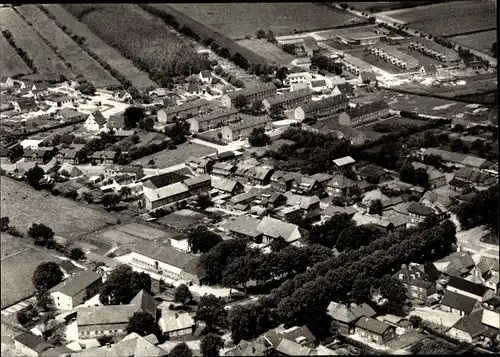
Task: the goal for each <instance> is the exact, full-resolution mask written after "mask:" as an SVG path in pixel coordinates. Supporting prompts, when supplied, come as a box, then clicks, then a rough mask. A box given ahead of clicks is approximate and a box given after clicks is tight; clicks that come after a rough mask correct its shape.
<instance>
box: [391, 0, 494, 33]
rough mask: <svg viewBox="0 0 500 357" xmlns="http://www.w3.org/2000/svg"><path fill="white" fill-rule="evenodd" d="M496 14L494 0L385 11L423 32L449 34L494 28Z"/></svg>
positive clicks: (457, 2)
mask: <svg viewBox="0 0 500 357" xmlns="http://www.w3.org/2000/svg"><path fill="white" fill-rule="evenodd" d="M495 14H496V9H495V1H453V2H447V3H441V4H434V5H428V6H421V7H417V8H411V9H404V10H395V11H391V12H390V13H387V14H386V15H388V16H390V17H393V18H395V19H397V20H401V21H405V22H407V23H408V24H409V26H410V27H411V28H414V29H416V30H419V31H423V32H425V33H431V34H433V35H435V36H452V35H458V34H464V33H467V32H471V31H479V30H491V29H494V28H496V16H495ZM457 24H460V25H459V26H457Z"/></svg>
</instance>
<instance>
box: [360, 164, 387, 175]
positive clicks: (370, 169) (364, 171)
mask: <svg viewBox="0 0 500 357" xmlns="http://www.w3.org/2000/svg"><path fill="white" fill-rule="evenodd" d="M359 174H360V175H362V176H366V177H372V178H380V177H381V176H383V175H385V174H386V172H385V170H384V169H383V168H381V167H380V166H376V165H368V166H365V167H363V168H361V169H360V170H359Z"/></svg>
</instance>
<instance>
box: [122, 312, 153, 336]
mask: <svg viewBox="0 0 500 357" xmlns="http://www.w3.org/2000/svg"><path fill="white" fill-rule="evenodd" d="M132 332H135V333H137V334H138V335H140V336H147V335H150V334H154V335H155V336H157V337H159V336H161V329H160V326H158V323H157V322H156V319H155V317H154V316H152V315H151V314H150V313H148V312H144V311H137V312H135V313H134V315H132V317H130V319H129V321H128V325H127V333H132Z"/></svg>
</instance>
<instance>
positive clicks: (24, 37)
mask: <svg viewBox="0 0 500 357" xmlns="http://www.w3.org/2000/svg"><path fill="white" fill-rule="evenodd" d="M0 28H1V30H2V31H3V30H9V31H10V32H11V33H12V36H13V38H14V41H15V42H16V45H17V46H18V47H19V48H21V49H23V50H24V51H26V53H27V55H28V57H29V58H30V59H32V60H33V65H34V66H35V67H36V68H37V70H38V75H39V76H40V77H41V78H43V79H46V80H50V79H59V77H60V76H61V75H63V76H66V77H69V76H71V75H72V72H71V71H70V70H69V69H68V68H67V67H66V65H65V64H64V63H63V62H62V61H61V60H60V59H59V58H57V56H56V55H55V54H54V52H53V51H52V50H51V49H50V48H49V47H48V46H47V45H46V44H45V43H43V41H42V40H41V39H40V37H38V35H37V34H36V33H35V32H34V31H33V30H32V29H31V28H30V27H29V26H28V25H27V24H26V23H25V22H24V20H23V19H21V17H19V15H18V14H17V13H16V12H15V11H14V10H13V9H12V8H6V7H4V8H1V9H0ZM2 55H3V53H2Z"/></svg>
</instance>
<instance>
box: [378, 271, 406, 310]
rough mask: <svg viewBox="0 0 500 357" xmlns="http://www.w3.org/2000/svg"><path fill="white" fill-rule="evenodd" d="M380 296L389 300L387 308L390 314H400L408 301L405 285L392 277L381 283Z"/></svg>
mask: <svg viewBox="0 0 500 357" xmlns="http://www.w3.org/2000/svg"><path fill="white" fill-rule="evenodd" d="M380 294H381V295H382V296H383V297H384V298H386V299H387V302H386V304H385V307H386V308H387V310H388V311H389V312H390V313H399V312H401V309H402V308H403V306H404V304H405V302H406V299H407V290H406V288H405V287H404V286H403V284H402V283H401V282H400V281H399V280H397V279H394V278H393V277H392V276H390V275H386V276H384V277H383V278H382V279H381V281H380Z"/></svg>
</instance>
